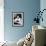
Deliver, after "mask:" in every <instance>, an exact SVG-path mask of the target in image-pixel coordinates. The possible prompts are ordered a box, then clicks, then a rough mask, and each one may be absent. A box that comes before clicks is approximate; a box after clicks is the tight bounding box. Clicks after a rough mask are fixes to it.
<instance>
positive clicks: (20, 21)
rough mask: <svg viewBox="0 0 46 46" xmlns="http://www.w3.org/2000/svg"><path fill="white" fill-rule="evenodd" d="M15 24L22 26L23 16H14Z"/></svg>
mask: <svg viewBox="0 0 46 46" xmlns="http://www.w3.org/2000/svg"><path fill="white" fill-rule="evenodd" d="M14 24H15V25H22V24H23V20H22V14H16V15H15V16H14Z"/></svg>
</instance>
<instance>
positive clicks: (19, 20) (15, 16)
mask: <svg viewBox="0 0 46 46" xmlns="http://www.w3.org/2000/svg"><path fill="white" fill-rule="evenodd" d="M12 26H13V27H23V26H24V12H12Z"/></svg>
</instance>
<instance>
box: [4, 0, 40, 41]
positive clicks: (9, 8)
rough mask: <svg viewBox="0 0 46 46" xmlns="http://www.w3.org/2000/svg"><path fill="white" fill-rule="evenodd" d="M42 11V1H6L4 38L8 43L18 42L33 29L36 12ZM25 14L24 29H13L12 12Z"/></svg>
mask: <svg viewBox="0 0 46 46" xmlns="http://www.w3.org/2000/svg"><path fill="white" fill-rule="evenodd" d="M38 9H40V0H4V26H5V27H4V28H5V29H4V30H5V33H4V36H5V37H4V38H5V40H7V41H18V40H19V39H20V38H22V37H24V36H25V35H26V34H27V33H28V32H29V31H31V28H32V20H33V18H34V17H35V16H36V14H35V12H37V11H38ZM17 11H22V12H24V27H12V12H17Z"/></svg>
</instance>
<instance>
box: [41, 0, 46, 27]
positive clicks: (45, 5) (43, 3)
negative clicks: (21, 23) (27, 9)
mask: <svg viewBox="0 0 46 46" xmlns="http://www.w3.org/2000/svg"><path fill="white" fill-rule="evenodd" d="M40 9H41V11H42V10H43V9H46V0H41V1H40ZM42 17H43V22H42V21H41V22H40V25H42V26H45V27H46V10H45V11H44V12H43V15H42Z"/></svg>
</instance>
